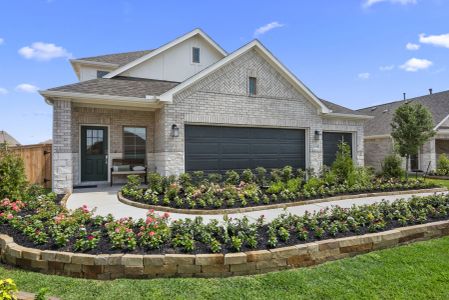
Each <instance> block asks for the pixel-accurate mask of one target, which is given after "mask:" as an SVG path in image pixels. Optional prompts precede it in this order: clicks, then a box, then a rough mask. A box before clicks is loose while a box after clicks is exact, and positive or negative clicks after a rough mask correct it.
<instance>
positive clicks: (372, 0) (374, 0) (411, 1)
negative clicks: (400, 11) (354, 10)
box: [363, 0, 418, 7]
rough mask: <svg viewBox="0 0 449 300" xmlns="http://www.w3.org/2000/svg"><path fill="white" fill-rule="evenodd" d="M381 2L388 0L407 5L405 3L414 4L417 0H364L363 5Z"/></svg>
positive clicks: (388, 0) (368, 5) (367, 5)
mask: <svg viewBox="0 0 449 300" xmlns="http://www.w3.org/2000/svg"><path fill="white" fill-rule="evenodd" d="M382 2H389V3H393V4H401V5H407V4H416V3H417V2H418V1H417V0H365V1H364V3H363V7H370V6H373V5H374V4H378V3H382Z"/></svg>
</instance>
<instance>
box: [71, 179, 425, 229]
mask: <svg viewBox="0 0 449 300" xmlns="http://www.w3.org/2000/svg"><path fill="white" fill-rule="evenodd" d="M119 189H120V187H119V186H114V187H101V189H99V188H96V189H83V190H78V191H75V192H74V193H73V194H72V195H71V196H70V198H69V199H68V201H67V208H69V209H75V208H78V207H81V206H82V205H84V204H85V205H87V207H88V208H89V209H92V208H94V207H96V211H95V215H102V216H106V215H107V214H112V215H113V216H114V217H115V218H123V217H132V218H134V219H138V218H145V214H146V212H147V210H146V209H142V208H137V207H133V206H129V205H126V204H123V203H121V202H120V201H118V199H117V191H118V190H119ZM431 194H432V193H419V194H416V193H415V194H403V195H392V196H376V197H365V198H356V199H347V200H337V201H332V202H323V203H315V204H307V205H301V206H293V207H288V208H287V212H290V213H292V214H296V215H303V214H304V212H305V211H309V212H312V211H316V210H320V209H323V208H325V207H330V206H333V205H339V206H341V207H348V208H349V207H351V206H352V205H354V204H355V205H363V204H372V203H375V202H380V201H382V199H385V200H387V201H394V200H397V199H401V198H405V199H409V198H411V197H412V196H413V195H419V196H427V195H431ZM282 212H284V209H283V208H276V209H269V210H259V211H253V212H247V213H235V214H229V217H232V218H241V217H243V216H247V217H248V218H249V219H250V220H256V219H257V218H258V217H260V216H261V215H264V216H265V219H266V221H271V220H273V219H274V218H276V217H277V216H278V215H279V214H281V213H282ZM170 217H171V219H181V218H183V219H184V218H191V219H192V218H194V217H195V215H187V214H178V213H170ZM202 217H203V219H204V220H205V221H206V222H207V221H209V220H211V219H217V220H219V221H221V220H222V219H223V215H203V216H202Z"/></svg>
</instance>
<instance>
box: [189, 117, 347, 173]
mask: <svg viewBox="0 0 449 300" xmlns="http://www.w3.org/2000/svg"><path fill="white" fill-rule="evenodd" d="M342 140H343V141H345V142H346V143H348V144H349V146H350V147H351V153H352V134H351V133H344V132H324V133H323V163H324V164H325V165H328V166H330V165H331V164H332V162H333V161H334V160H335V156H336V152H337V150H338V143H339V142H340V141H342ZM305 152H306V141H305V130H303V129H279V128H251V127H227V126H203V125H186V126H185V169H186V171H187V172H192V171H199V170H200V171H205V172H207V173H224V172H226V171H227V170H236V171H242V170H244V169H247V168H248V169H254V168H256V167H260V166H261V167H264V168H267V169H272V168H282V167H284V166H292V167H293V168H302V169H305V166H306V159H305Z"/></svg>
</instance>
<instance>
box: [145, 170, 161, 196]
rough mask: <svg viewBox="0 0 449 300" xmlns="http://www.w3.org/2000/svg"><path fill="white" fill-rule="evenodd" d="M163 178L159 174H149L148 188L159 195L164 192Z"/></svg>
mask: <svg viewBox="0 0 449 300" xmlns="http://www.w3.org/2000/svg"><path fill="white" fill-rule="evenodd" d="M162 182H163V177H162V175H161V174H159V173H157V172H151V173H148V187H149V188H150V189H152V190H153V191H156V192H158V193H162V192H163V186H162Z"/></svg>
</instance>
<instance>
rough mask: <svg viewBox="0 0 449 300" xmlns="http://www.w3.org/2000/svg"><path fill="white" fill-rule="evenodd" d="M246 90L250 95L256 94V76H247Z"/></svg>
mask: <svg viewBox="0 0 449 300" xmlns="http://www.w3.org/2000/svg"><path fill="white" fill-rule="evenodd" d="M248 92H249V94H250V95H256V94H257V78H256V77H250V78H249V83H248Z"/></svg>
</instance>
